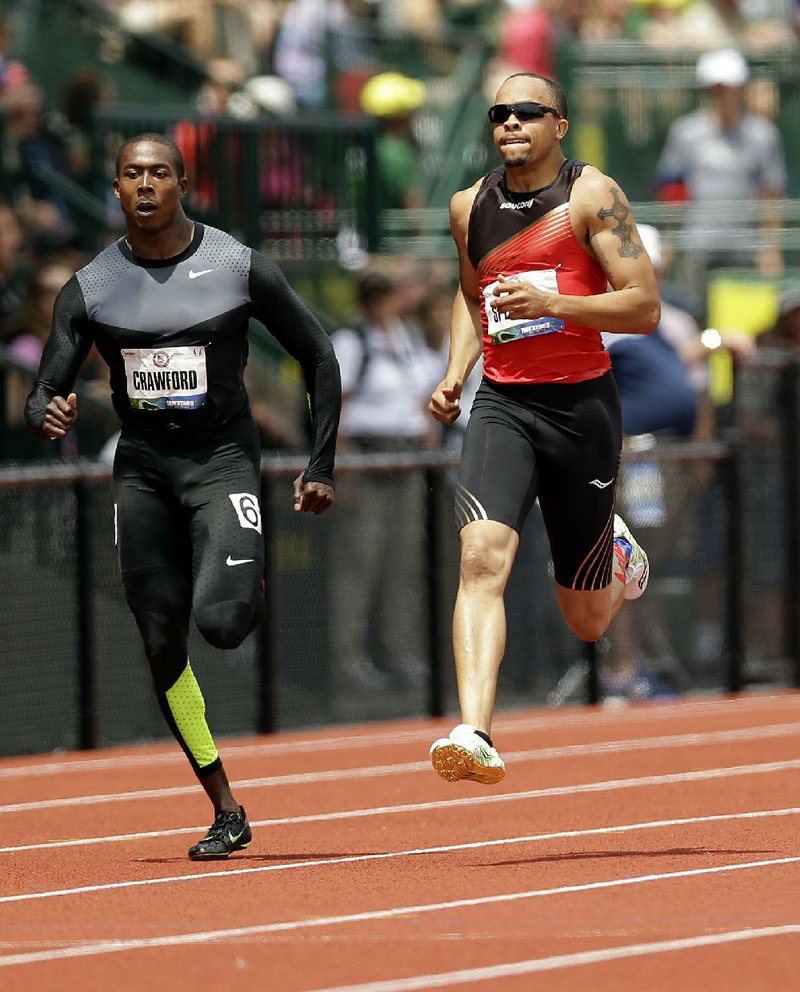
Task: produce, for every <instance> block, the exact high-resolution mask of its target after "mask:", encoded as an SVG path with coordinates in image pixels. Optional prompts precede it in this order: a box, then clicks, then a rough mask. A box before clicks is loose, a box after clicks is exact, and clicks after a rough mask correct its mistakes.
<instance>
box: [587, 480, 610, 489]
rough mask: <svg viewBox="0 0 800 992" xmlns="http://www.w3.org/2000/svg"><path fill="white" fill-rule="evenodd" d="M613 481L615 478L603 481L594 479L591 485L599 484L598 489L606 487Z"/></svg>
mask: <svg viewBox="0 0 800 992" xmlns="http://www.w3.org/2000/svg"><path fill="white" fill-rule="evenodd" d="M613 481H614V480H613V479H609V480H608V482H601V481H600V480H599V479H592V481H591V482H590V483H589V485H590V486H597V488H598V489H605V488H606V486H610V485H611V483H612V482H613Z"/></svg>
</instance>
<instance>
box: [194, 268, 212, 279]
mask: <svg viewBox="0 0 800 992" xmlns="http://www.w3.org/2000/svg"><path fill="white" fill-rule="evenodd" d="M213 271H214V270H213V269H200V271H199V272H195V271H194V269H189V278H190V279H199V277H200V276H206V275H208V273H209V272H213Z"/></svg>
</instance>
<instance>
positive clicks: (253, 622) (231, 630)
mask: <svg viewBox="0 0 800 992" xmlns="http://www.w3.org/2000/svg"><path fill="white" fill-rule="evenodd" d="M194 619H195V623H196V624H197V627H198V629H199V631H200V633H201V634H202V635H203V637H204V638H205V639H206V640H207V641H208V643H209V644H211V645H213V647H215V648H238V647H239V645H240V644H241V643H242V641H243V640H244V639H245V637H247V635H248V634H249V633H251V631H253V630H254V629H255V628H256V626H258V622H259V620H260V619H261V616H260V614H259V610H258V606H257V605H256V604H253V603H240V602H236V601H231V602H227V603H207V604H203V605H200V606H195V611H194Z"/></svg>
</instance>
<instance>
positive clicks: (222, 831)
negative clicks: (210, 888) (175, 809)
mask: <svg viewBox="0 0 800 992" xmlns="http://www.w3.org/2000/svg"><path fill="white" fill-rule="evenodd" d="M252 839H253V832H252V831H251V829H250V824H249V823H248V822H247V813H245V811H244V806H240V807H239V812H238V813H234V812H232V811H231V810H220V811H219V812H218V813H217V815H216V816H215V817H214V822H213V823H212V824H211V826H210V827H209V828H208V833H207V834H206V835H205V837H204V838H203V839H202V840H200V841H198V842H197V843H196V844H195V845H194V847H190V848H189V857H190V858H191V859H192V861H220V860H222V859H223V858H227V857H228V855H229V854H230V853H231V852H232V851H241V850H242V848H244V847H250V842H251V841H252Z"/></svg>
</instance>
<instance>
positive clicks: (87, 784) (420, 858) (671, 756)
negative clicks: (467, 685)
mask: <svg viewBox="0 0 800 992" xmlns="http://www.w3.org/2000/svg"><path fill="white" fill-rule="evenodd" d="M443 729H445V730H446V729H447V725H446V724H444V723H442V722H438V723H437V722H430V721H426V722H422V721H419V722H404V723H398V724H389V725H383V726H376V725H370V726H368V727H360V728H347V729H343V730H327V731H325V732H310V733H295V734H282V735H278V736H274V737H268V738H266V737H265V738H251V739H247V740H236V741H227V742H226V743H225V747H224V749H223V752H224V757H225V761H226V766H227V768H228V773H229V775H230V777H231V779H232V781H233V782H234V783H235V788H236V791H237V794H238V795H239V796H240V797H241V799H242V801H243V802H244V803H245V805H246V807H247V810H248V814H249V816H250V820H251V822H252V823H253V827H254V841H253V844H252V846H251V847H250V848H249V849H248V850H247V851H244V852H241V853H240V854H238V855H236V856H234V857H232V858H231V859H230V860H229V861H227V862H221V863H220V862H215V863H209V864H196V863H194V862H190V861H188V860H187V858H186V856H185V852H186V849H187V847H188V846H189V845H190V844H191V843H192V842H193V841H194V840H196V839H197V837H198V836H200V835H201V834H202V833H203V831H204V830H205V828H206V827H207V825H208V820H209V815H208V813H209V811H208V809H207V802H206V800H205V797H204V796H203V795H202V793H201V792H200V790H199V789H198V788H197V786H196V784H195V783H194V781H193V779H192V777H191V774H190V772H189V769H188V766H187V765H186V762H185V759H184V758H183V755H182V754H181V753H180V752H178V751H177V749H176V748H175V747H174V746H171V745H159V746H157V747H156V746H147V747H136V748H127V749H115V750H113V751H112V750H108V751H97V752H91V753H89V754H88V755H87V753H85V752H84V753H82V754H75V755H66V756H58V757H56V758H53V757H50V756H39V757H35V758H27V759H13V760H12V759H6V760H3V761H0V785H2V792H1V793H0V795H2V804H0V857H1V858H2V865H3V869H4V870H3V872H2V882H1V883H0V928H1V929H0V989H2V990H3V992H21V990H24V992H47V990H51V989H52V990H54V992H55V990H58V992H71V990H80V992H145V990H146V992H152V989H153V988H154V987H159V988H167V989H169V990H170V992H190V990H191V992H204V990H211V989H215V990H216V989H219V988H224V987H231V988H235V989H236V992H264V990H269V992H272V990H275V992H321V990H326V992H345V990H348V992H411V990H416V989H440V988H446V989H453V990H482V992H488V990H491V992H517V990H526V992H528V990H531V989H546V990H547V992H577V990H581V992H584V990H585V989H587V988H591V989H592V990H593V992H606V990H608V992H611V990H613V992H620V990H628V989H631V990H633V989H636V990H639V989H646V990H648V992H674V990H679V992H695V990H696V992H723V990H724V992H756V990H757V992H762V990H763V992H767V990H768V992H782V990H786V992H789V990H792V992H794V990H796V989H797V988H798V986H799V985H800V979H798V977H797V976H798V965H799V964H800V899H799V898H798V895H800V884H798V882H799V880H800V842H799V841H798V836H799V832H798V826H799V825H800V695H798V694H794V693H781V694H775V695H764V696H748V697H744V698H739V699H715V700H704V701H694V702H679V703H669V704H656V705H641V706H635V707H631V708H628V709H623V710H594V709H569V710H559V711H528V712H517V713H513V714H506V715H504V716H503V717H502V718H501V719H500V720H499V721H498V723H497V724H496V727H495V738H496V743H497V744H498V746H499V747H500V749H501V751H502V753H503V754H504V756H505V758H506V760H507V764H508V774H507V776H506V778H505V780H504V781H503V782H502V783H501V784H500V785H499V786H496V787H494V788H485V787H481V786H478V785H475V784H472V783H460V784H457V785H450V784H447V783H445V782H442V781H441V780H440V779H439V778H438V777H437V776H436V774H435V773H434V772H433V770H432V769H431V767H430V765H429V763H428V760H427V749H428V746H429V744H430V742H431V741H432V740H433V739H434V738H435V737H437V736H440V735H441V732H442V730H443Z"/></svg>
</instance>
